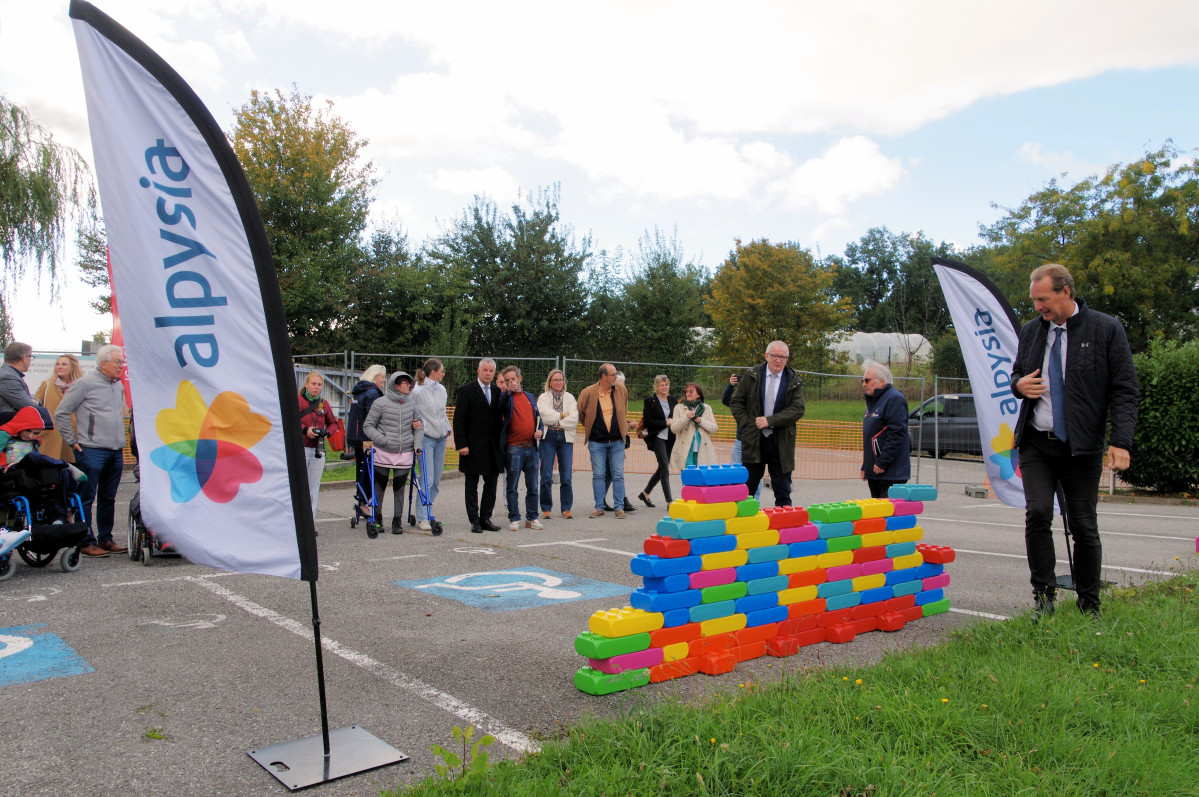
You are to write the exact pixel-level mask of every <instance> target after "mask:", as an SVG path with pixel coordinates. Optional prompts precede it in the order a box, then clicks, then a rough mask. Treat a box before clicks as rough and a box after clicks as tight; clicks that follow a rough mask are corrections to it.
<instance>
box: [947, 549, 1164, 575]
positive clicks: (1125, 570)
mask: <svg viewBox="0 0 1199 797" xmlns="http://www.w3.org/2000/svg"><path fill="white" fill-rule="evenodd" d="M953 550H954V551H956V552H957V553H972V554H974V555H975V556H1002V557H1003V558H1005V559H1025V560H1027V559H1028V555H1027V554H1022V553H995V552H993V551H971V550H969V549H967V548H954V549H953ZM1057 563H1058V564H1059V565H1068V564H1070V563H1069V562H1067V561H1066V560H1065V559H1058V560H1057ZM1103 569H1104V570H1119V571H1121V572H1123V573H1146V574H1148V575H1151V576H1173V575H1175V573H1170V572H1168V571H1165V570H1143V569H1141V568H1139V567H1120V566H1119V565H1104V566H1103Z"/></svg>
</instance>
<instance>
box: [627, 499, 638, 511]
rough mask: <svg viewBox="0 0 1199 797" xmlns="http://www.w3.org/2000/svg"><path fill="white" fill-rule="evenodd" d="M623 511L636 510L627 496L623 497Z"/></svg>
mask: <svg viewBox="0 0 1199 797" xmlns="http://www.w3.org/2000/svg"><path fill="white" fill-rule="evenodd" d="M624 511H626V512H636V511H637V507H635V506H633V502H632V501H630V500H629V499H628V497H627V496H626V497H625V499H624Z"/></svg>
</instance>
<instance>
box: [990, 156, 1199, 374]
mask: <svg viewBox="0 0 1199 797" xmlns="http://www.w3.org/2000/svg"><path fill="white" fill-rule="evenodd" d="M1005 210H1006V215H1005V216H1004V217H1003V218H1001V219H1000V220H999V221H997V222H995V224H993V225H991V226H990V227H983V228H982V230H981V234H982V236H983V237H984V239H985V240H987V241H988V243H989V244H990V245H991V247H992V250H993V251H992V253H991V254H990V257H989V260H990V264H989V271H988V273H989V274H990V275H991V276H992V277H993V279H995V281H996V283H997V284H998V285H999V286H1000V287H1001V288H1002V289H1003V290H1004V291H1005V292H1006V293H1007V294H1008V297H1009V299H1010V300H1011V301H1012V304H1013V306H1014V307H1015V308H1016V311H1017V313H1018V314H1019V315H1020V316H1021V317H1023V318H1028V317H1031V315H1032V314H1033V311H1032V306H1031V303H1030V302H1029V299H1028V275H1029V274H1030V273H1031V272H1032V270H1033V269H1035V268H1036V267H1037V266H1040V265H1042V264H1044V263H1050V262H1057V263H1061V264H1063V265H1065V266H1066V267H1067V268H1069V269H1070V270H1071V272H1072V273H1073V274H1074V279H1075V283H1076V286H1077V288H1078V295H1079V296H1080V297H1082V298H1083V299H1085V300H1086V301H1087V303H1088V305H1090V306H1091V307H1092V308H1094V309H1096V310H1101V311H1103V312H1105V313H1110V314H1112V315H1114V316H1116V317H1117V318H1119V319H1120V320H1121V321H1122V322H1123V323H1124V327H1125V329H1126V330H1127V331H1128V338H1129V343H1130V344H1131V345H1132V347H1133V350H1134V351H1143V350H1144V349H1145V348H1146V347H1147V346H1148V344H1149V342H1150V341H1151V340H1153V339H1155V338H1164V339H1181V340H1189V339H1192V338H1194V337H1195V335H1196V333H1197V332H1199V314H1197V313H1196V307H1197V305H1196V300H1195V296H1196V288H1197V287H1199V225H1197V224H1196V221H1199V167H1197V166H1196V164H1195V163H1194V161H1193V160H1192V159H1190V158H1185V157H1182V155H1181V153H1180V152H1179V151H1178V150H1177V149H1176V148H1175V147H1174V146H1173V144H1171V143H1169V142H1167V143H1166V144H1165V146H1163V147H1162V148H1161V149H1159V150H1157V151H1155V152H1150V153H1147V154H1146V155H1145V157H1144V158H1143V159H1140V160H1138V161H1135V162H1133V163H1130V164H1127V165H1122V164H1117V165H1115V166H1112V167H1111V168H1109V169H1108V170H1107V173H1106V174H1105V175H1104V176H1103V177H1089V178H1087V179H1085V180H1082V181H1080V182H1078V183H1076V184H1075V185H1073V186H1069V187H1063V186H1061V185H1059V183H1058V182H1057V181H1056V180H1051V181H1050V182H1049V183H1048V184H1047V185H1046V187H1045V188H1043V189H1042V190H1040V191H1038V192H1036V193H1034V194H1032V195H1031V196H1030V197H1029V198H1028V199H1027V200H1025V201H1024V202H1023V203H1022V204H1021V205H1020V206H1019V207H1017V208H1008V209H1005Z"/></svg>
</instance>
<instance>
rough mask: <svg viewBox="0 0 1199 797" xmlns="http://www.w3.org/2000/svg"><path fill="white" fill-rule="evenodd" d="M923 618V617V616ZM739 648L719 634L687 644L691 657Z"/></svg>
mask: <svg viewBox="0 0 1199 797" xmlns="http://www.w3.org/2000/svg"><path fill="white" fill-rule="evenodd" d="M921 616H923V615H921ZM735 647H737V640H736V639H735V638H734V637H733V635H732V634H731V633H730V634H717V635H716V636H705V637H700V638H699V639H693V640H691V641H690V642H688V643H687V651H688V654H687V655H689V656H706V655H707V654H709V653H723V652H725V651H728V650H730V649H731V648H735Z"/></svg>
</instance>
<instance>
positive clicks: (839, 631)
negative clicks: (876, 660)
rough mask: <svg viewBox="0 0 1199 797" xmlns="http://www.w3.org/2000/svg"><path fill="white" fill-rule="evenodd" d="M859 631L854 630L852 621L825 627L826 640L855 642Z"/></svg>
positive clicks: (840, 642)
mask: <svg viewBox="0 0 1199 797" xmlns="http://www.w3.org/2000/svg"><path fill="white" fill-rule="evenodd" d="M857 636H858V632H857V631H855V630H854V627H853V624H852V623H841V624H840V625H834V626H830V627H829V628H827V629H825V635H824V638H825V641H827V642H835V643H837V644H844V643H846V642H853V641H854V640H855V639H857Z"/></svg>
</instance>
